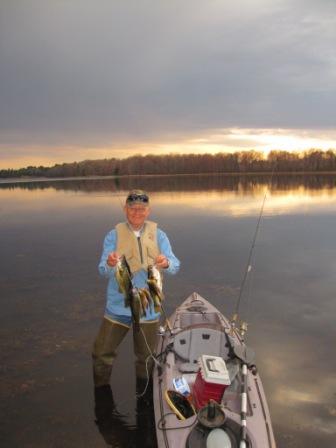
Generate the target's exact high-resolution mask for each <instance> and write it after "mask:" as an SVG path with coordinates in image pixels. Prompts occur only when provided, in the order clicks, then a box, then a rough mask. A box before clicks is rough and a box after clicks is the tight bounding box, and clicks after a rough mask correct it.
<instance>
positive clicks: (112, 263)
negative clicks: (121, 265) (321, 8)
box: [106, 252, 119, 268]
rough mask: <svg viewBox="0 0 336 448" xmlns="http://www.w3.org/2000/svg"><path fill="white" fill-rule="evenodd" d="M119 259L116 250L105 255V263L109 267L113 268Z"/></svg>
mask: <svg viewBox="0 0 336 448" xmlns="http://www.w3.org/2000/svg"><path fill="white" fill-rule="evenodd" d="M118 261H119V255H118V254H117V252H111V253H110V254H109V256H108V257H107V261H106V263H107V264H108V265H109V266H110V267H111V268H114V266H115V265H116V264H117V263H118Z"/></svg>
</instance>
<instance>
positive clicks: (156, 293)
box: [147, 265, 164, 313]
mask: <svg viewBox="0 0 336 448" xmlns="http://www.w3.org/2000/svg"><path fill="white" fill-rule="evenodd" d="M147 272H148V280H147V284H148V288H149V292H150V295H151V297H152V300H153V303H154V311H155V312H156V313H158V312H160V310H161V302H162V301H163V299H164V296H163V292H162V277H161V274H160V272H159V270H158V269H157V268H156V267H155V266H154V265H149V266H148V270H147Z"/></svg>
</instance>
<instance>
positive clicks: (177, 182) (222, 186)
mask: <svg viewBox="0 0 336 448" xmlns="http://www.w3.org/2000/svg"><path fill="white" fill-rule="evenodd" d="M265 186H268V187H269V188H270V189H271V190H272V191H277V190H283V191H288V190H295V189H298V188H303V189H304V190H319V189H322V188H323V189H330V190H332V189H335V187H336V176H335V175H333V174H323V175H322V174H316V175H312V174H310V175H300V174H299V175H298V174H293V175H273V176H271V175H270V174H263V175H260V174H258V175H257V174H255V175H249V174H246V175H225V174H214V175H193V176H184V175H181V176H125V177H118V178H110V179H106V178H99V179H78V180H61V181H52V180H50V181H43V182H28V181H27V182H19V183H8V184H0V189H6V190H14V189H23V190H44V189H48V188H53V189H55V190H62V191H72V192H86V193H97V192H104V193H107V194H113V193H117V192H119V191H129V190H132V189H134V188H141V189H145V190H147V191H149V192H151V191H156V192H160V191H207V190H208V191H209V190H220V191H223V190H224V191H225V190H227V191H240V192H256V191H257V190H258V189H260V188H263V187H265Z"/></svg>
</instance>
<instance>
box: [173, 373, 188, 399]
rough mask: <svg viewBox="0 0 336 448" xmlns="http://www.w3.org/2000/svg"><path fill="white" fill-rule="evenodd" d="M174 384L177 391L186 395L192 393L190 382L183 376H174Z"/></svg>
mask: <svg viewBox="0 0 336 448" xmlns="http://www.w3.org/2000/svg"><path fill="white" fill-rule="evenodd" d="M173 384H174V387H175V390H176V391H177V392H180V394H182V395H185V396H187V395H189V394H190V387H189V384H188V382H187V380H186V379H185V378H184V377H183V376H180V377H176V378H173Z"/></svg>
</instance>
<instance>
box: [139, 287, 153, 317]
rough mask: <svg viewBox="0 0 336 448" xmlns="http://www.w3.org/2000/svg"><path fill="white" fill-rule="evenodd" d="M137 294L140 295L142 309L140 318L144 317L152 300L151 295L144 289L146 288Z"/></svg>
mask: <svg viewBox="0 0 336 448" xmlns="http://www.w3.org/2000/svg"><path fill="white" fill-rule="evenodd" d="M139 294H140V300H141V307H142V316H146V310H147V309H148V308H149V306H150V305H151V304H152V298H151V295H150V293H149V291H148V289H146V288H140V289H139Z"/></svg>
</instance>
